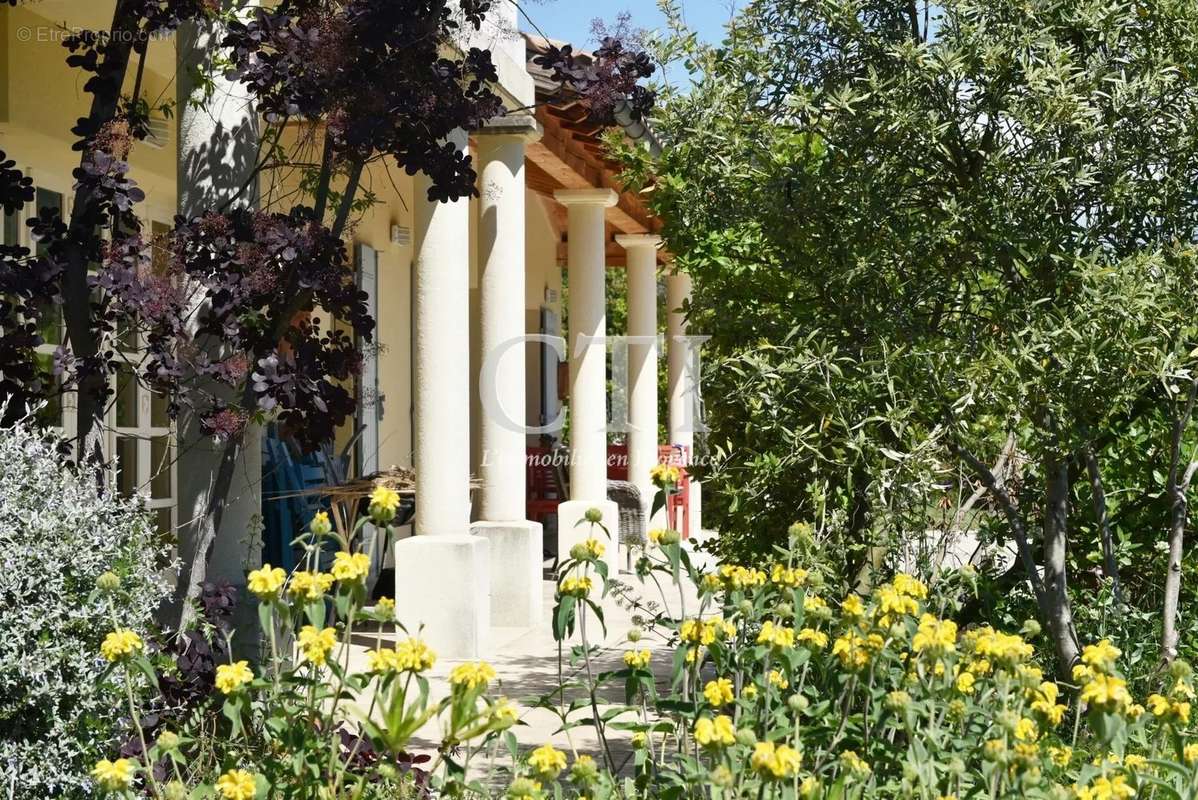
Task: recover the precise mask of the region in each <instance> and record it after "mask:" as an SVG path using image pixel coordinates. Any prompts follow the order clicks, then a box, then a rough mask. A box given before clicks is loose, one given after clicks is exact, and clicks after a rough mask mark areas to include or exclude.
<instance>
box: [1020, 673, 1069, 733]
mask: <svg viewBox="0 0 1198 800" xmlns="http://www.w3.org/2000/svg"><path fill="white" fill-rule="evenodd" d="M1060 693H1061V690H1060V689H1059V688H1058V687H1057V685H1056V684H1055V683H1053V682H1052V681H1044V682H1042V683H1041V684H1040V686H1039V687H1038V688H1036V689H1033V690H1031V691H1029V692H1028V693H1027V695H1028V699H1029V700H1031V701H1032V711H1035V712H1036V713H1037V714H1040V715H1041V716H1042V717H1044V719H1045V721H1047V722H1048V724H1050V725H1054V726H1056V725H1060V724H1061V719H1062V718H1063V717H1064V716H1065V706H1063V705H1061V704H1060V703H1058V702H1057V697H1058V696H1060Z"/></svg>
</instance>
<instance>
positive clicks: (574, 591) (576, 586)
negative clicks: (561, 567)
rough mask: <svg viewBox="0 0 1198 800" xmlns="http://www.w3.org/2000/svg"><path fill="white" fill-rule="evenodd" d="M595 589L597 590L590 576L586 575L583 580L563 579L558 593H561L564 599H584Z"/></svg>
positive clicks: (574, 578)
mask: <svg viewBox="0 0 1198 800" xmlns="http://www.w3.org/2000/svg"><path fill="white" fill-rule="evenodd" d="M593 588H595V584H594V582H593V581H592V580H591V578H590V576H586V575H584V576H583V577H581V578H576V577H569V578H563V579H562V582H561V585H560V586H559V587H558V591H559V592H561V594H562V596H563V597H577V598H579V599H582V598H584V597H586V596H587V595H589V594H590V593H591V589H593Z"/></svg>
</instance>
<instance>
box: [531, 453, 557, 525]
mask: <svg viewBox="0 0 1198 800" xmlns="http://www.w3.org/2000/svg"><path fill="white" fill-rule="evenodd" d="M526 452H527V455H526V457H525V461H524V468H525V479H526V481H527V492H528V494H527V497H526V498H525V507H524V513H525V515H526V519H529V520H531V521H533V522H541V523H543V522H544V521H545V519H546V518H547V517H549V516H551V515H553V514H556V513H557V507H558V506H559V505H560V504H561V503H563V502H565V500H566V493H565V490H564V487H562V485H561V482H560V481H559V480H558V470H557V466H556V465H555V464H554V463H553V452H552V451H551V450H550V449H549V448H548V447H530V448H528V450H527V451H526Z"/></svg>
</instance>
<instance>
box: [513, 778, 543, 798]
mask: <svg viewBox="0 0 1198 800" xmlns="http://www.w3.org/2000/svg"><path fill="white" fill-rule="evenodd" d="M504 797H506V798H507V800H543V798H544V797H545V794H544V792H542V791H541V784H540V782H539V781H534V780H533V779H532V778H516V779H515V780H514V781H512V785H511V786H509V787H508V789H507V792H506V793H505V794H504Z"/></svg>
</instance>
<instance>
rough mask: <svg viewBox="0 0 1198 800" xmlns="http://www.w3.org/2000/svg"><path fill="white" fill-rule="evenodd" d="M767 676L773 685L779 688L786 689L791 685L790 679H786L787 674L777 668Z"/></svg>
mask: <svg viewBox="0 0 1198 800" xmlns="http://www.w3.org/2000/svg"><path fill="white" fill-rule="evenodd" d="M767 677H768V678H769V682H770V685H771V686H776V687H778V688H779V689H785V688H787V687H788V686H790V681H788V680H786V676H785V675H783V674H782V673H781V672H779V671H778V670H776V669H771V670H770V674H769V675H768V676H767Z"/></svg>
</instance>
